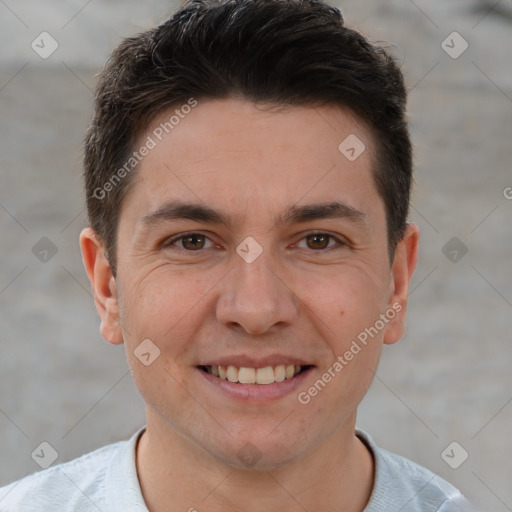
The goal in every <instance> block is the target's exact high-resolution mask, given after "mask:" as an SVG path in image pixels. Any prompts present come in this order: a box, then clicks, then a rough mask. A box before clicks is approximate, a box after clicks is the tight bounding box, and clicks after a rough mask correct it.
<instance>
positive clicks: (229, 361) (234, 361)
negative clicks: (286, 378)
mask: <svg viewBox="0 0 512 512" xmlns="http://www.w3.org/2000/svg"><path fill="white" fill-rule="evenodd" d="M281 364H284V365H285V366H288V365H291V364H293V365H300V366H312V364H311V363H310V362H306V361H304V360H303V359H299V358H297V357H295V356H287V355H284V354H272V355H269V356H266V357H259V358H255V357H250V356H246V355H238V356H235V355H233V356H223V357H219V358H216V359H211V360H209V361H208V362H205V363H202V364H199V365H198V366H236V367H237V368H242V367H244V368H265V367H267V366H278V365H281Z"/></svg>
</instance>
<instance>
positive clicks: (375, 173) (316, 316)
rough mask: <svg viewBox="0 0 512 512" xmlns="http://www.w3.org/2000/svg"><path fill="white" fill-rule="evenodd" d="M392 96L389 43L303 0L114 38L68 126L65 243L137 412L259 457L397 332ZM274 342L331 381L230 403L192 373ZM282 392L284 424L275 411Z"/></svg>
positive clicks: (401, 176)
mask: <svg viewBox="0 0 512 512" xmlns="http://www.w3.org/2000/svg"><path fill="white" fill-rule="evenodd" d="M405 103H406V91H405V87H404V83H403V77H402V74H401V72H400V70H399V69H398V67H397V65H396V63H395V62H394V60H393V58H392V57H391V56H390V55H388V54H387V53H386V51H384V50H383V49H381V48H378V47H376V46H373V45H372V44H370V43H369V42H368V41H367V40H366V39H365V38H364V37H363V36H362V35H360V34H359V33H358V32H356V31H354V30H351V29H350V28H347V27H345V26H344V22H343V19H342V16H341V14H340V12H339V11H338V10H337V9H335V8H333V7H329V6H327V5H326V4H324V3H321V2H317V1H309V0H292V1H285V0H245V1H244V0H236V1H224V2H218V1H213V0H210V1H203V0H195V1H191V2H189V3H187V4H185V5H184V6H183V7H182V8H181V9H180V10H179V11H178V12H177V13H176V14H174V15H173V16H172V17H171V18H170V19H169V20H168V21H166V22H165V23H163V24H162V25H160V26H159V27H157V28H155V29H153V30H149V31H147V32H145V33H142V34H139V35H138V36H136V37H132V38H129V39H126V40H125V41H124V42H123V43H122V44H121V45H120V46H119V47H118V48H117V49H116V50H115V51H114V52H113V53H112V55H111V57H110V58H109V61H108V62H107V64H106V67H105V69H104V70H103V72H102V73H101V75H100V80H99V84H98V87H97V92H96V104H95V114H94V119H93V121H92V123H91V126H90V128H89V130H88V132H87V135H86V140H85V158H84V168H85V182H86V196H87V209H88V215H89V221H90V229H86V230H84V232H83V233H82V236H81V246H82V252H83V257H84V263H85V266H86V269H87V272H88V275H89V278H90V280H91V283H92V284H93V289H94V292H95V301H96V306H97V309H98V312H99V314H100V317H101V320H102V322H101V331H102V335H103V337H104V338H105V339H107V341H109V342H111V343H123V342H124V343H125V345H126V350H127V356H128V361H129V364H130V367H131V369H132V374H133V376H134V378H135V381H136V384H137V386H138V388H139V390H140V392H141V394H142V395H143V397H144V399H145V401H146V403H147V405H148V414H150V415H151V414H152V415H153V417H154V418H156V417H158V418H159V421H161V423H162V424H165V425H168V426H170V427H172V428H174V429H175V430H176V431H178V432H180V433H181V434H183V435H184V436H185V437H188V438H189V439H191V440H193V441H194V443H195V444H196V445H199V446H201V447H202V448H204V449H206V450H207V451H209V452H210V453H211V454H212V455H214V456H216V457H218V458H221V459H222V460H226V461H229V462H230V463H232V464H236V463H237V462H236V456H235V455H233V449H234V447H235V446H242V445H243V444H244V442H247V441H248V440H250V441H251V442H252V443H253V444H255V445H256V446H260V447H261V448H262V451H263V452H264V454H265V452H266V453H267V459H266V461H267V463H268V464H270V465H272V464H279V463H281V462H282V461H284V460H285V459H286V460H290V458H293V457H295V456H297V454H298V453H300V452H301V450H303V451H304V453H306V451H307V450H311V449H313V447H314V446H316V445H317V444H318V443H320V442H321V439H326V438H328V436H329V434H332V433H333V432H334V431H335V430H336V429H337V428H339V426H340V424H342V423H343V422H344V421H346V420H347V418H351V417H352V416H353V415H354V414H355V409H356V408H357V405H358V403H359V401H360V400H361V399H362V397H363V396H364V394H365V392H366V390H367V388H368V386H369V384H370V382H371V377H372V371H373V370H375V369H376V366H377V364H378V359H379V356H380V348H381V345H382V343H383V342H384V343H393V342H395V341H397V340H398V339H399V338H400V337H401V335H402V333H403V321H404V315H405V310H406V303H407V290H408V283H409V280H410V277H411V274H412V271H413V269H414V265H415V262H416V251H417V242H418V233H417V229H416V228H415V227H414V226H412V225H408V224H407V214H408V207H409V196H410V188H411V174H412V156H411V144H410V140H409V135H408V130H407V123H406V120H405ZM347 141H348V142H347ZM347 145H348V146H347ZM347 151H348V152H347ZM354 156H355V158H354ZM180 201H181V202H182V203H184V202H186V203H194V204H195V206H190V205H189V206H183V204H178V202H180ZM335 203H336V204H335ZM320 204H322V205H323V207H318V205H320ZM326 204H328V206H326ZM198 206H201V208H198ZM308 230H309V231H308ZM185 232H186V233H187V234H188V235H189V237H188V238H187V239H186V240H185V239H183V237H182V238H181V239H179V240H178V237H177V236H176V235H179V234H182V235H183V233H185ZM194 233H195V234H196V235H194V236H192V237H190V235H191V234H194ZM315 233H317V234H316V235H315ZM301 234H302V236H299V235H301ZM326 235H329V236H330V238H329V236H326ZM247 237H250V238H249V239H248V238H247ZM305 237H306V238H305ZM191 241H192V243H189V242H191ZM198 241H199V244H198V243H197V242H198ZM318 242H320V243H319V245H315V244H318ZM325 242H328V243H327V244H325V246H324V245H323V244H324V243H325ZM333 242H335V243H333ZM241 244H242V245H241ZM244 244H245V245H244ZM243 248H245V250H243ZM247 251H249V253H251V254H252V255H253V256H254V258H244V257H243V256H244V252H245V253H246V254H247ZM383 315H384V316H385V318H384V317H383ZM376 322H380V323H379V324H378V328H377V327H376ZM380 324H382V327H380ZM371 328H373V330H369V331H367V336H366V341H367V343H366V344H363V343H362V341H361V333H362V332H365V329H367V330H368V329H371ZM369 332H371V333H372V334H371V336H370V334H368V333H369ZM148 339H149V340H151V343H150V344H149V345H147V344H146V345H143V346H144V347H146V348H147V347H151V350H153V351H154V352H153V353H154V354H155V355H158V357H156V358H155V360H154V362H152V363H151V364H150V365H145V364H141V361H140V360H139V359H138V358H137V349H138V347H139V346H141V345H140V344H141V342H142V341H143V340H148ZM358 339H359V343H358V344H357V345H358V346H359V349H360V350H359V351H357V349H356V348H354V345H353V342H354V341H355V340H358ZM145 343H148V342H145ZM155 347H157V348H155ZM351 347H352V349H351ZM350 350H352V353H353V358H352V357H351V358H350V364H348V362H347V365H346V367H345V366H343V368H342V370H343V371H341V370H340V371H339V372H338V373H336V371H335V370H333V369H332V366H333V364H334V363H335V361H336V360H337V358H338V356H343V354H344V353H346V352H347V351H350ZM290 354H296V357H297V358H298V359H300V360H301V361H303V362H304V365H307V366H308V367H310V370H309V373H307V372H305V375H306V376H305V377H303V379H304V385H306V384H307V386H309V387H310V386H311V385H312V384H313V383H314V381H315V380H316V379H318V378H320V379H321V378H322V375H324V374H325V372H330V374H331V377H332V372H335V374H336V378H337V380H336V378H334V377H333V378H332V379H331V380H332V381H333V382H332V384H330V385H329V386H328V387H326V389H325V390H322V392H321V394H320V396H321V397H320V396H319V397H318V398H315V400H308V399H307V398H304V397H305V396H306V395H302V396H303V400H302V402H300V401H298V400H297V396H298V394H299V391H301V390H299V389H297V390H296V392H295V399H293V398H292V397H291V396H290V395H287V397H285V398H276V399H274V400H270V401H268V400H267V401H265V402H264V403H260V402H258V401H257V400H256V401H255V402H254V403H253V402H251V401H249V402H244V404H245V405H244V408H242V409H240V408H239V407H235V405H236V404H237V403H238V402H237V399H235V398H233V399H227V398H226V397H224V396H218V395H216V394H215V392H214V391H212V389H210V388H208V387H207V389H206V391H205V390H204V389H203V387H202V386H203V383H202V381H201V380H200V379H201V378H202V376H200V375H198V372H203V370H204V368H201V367H204V366H215V365H216V364H219V365H222V364H223V363H226V364H227V363H229V361H228V360H229V358H230V357H231V358H233V360H234V359H237V361H238V360H239V361H242V360H243V358H244V357H246V358H248V359H247V360H248V363H247V365H249V364H250V363H251V360H252V358H254V357H256V356H258V355H261V361H263V360H265V361H266V362H265V364H267V363H268V364H273V362H272V361H274V359H275V358H276V357H277V359H279V357H280V356H283V357H284V358H285V359H286V358H287V357H288V358H289V357H290ZM356 354H357V355H356ZM242 362H243V361H242ZM274 362H275V363H276V364H278V363H279V361H277V360H276V361H274ZM262 364H263V363H262ZM340 364H341V363H340ZM240 365H241V366H243V365H242V363H240ZM329 368H330V370H329ZM338 368H339V367H338ZM308 376H309V377H308ZM314 377H315V378H314ZM308 379H309V380H308ZM162 389H163V390H164V391H162ZM269 389H270V388H269ZM306 389H307V388H306ZM302 391H304V389H302ZM317 392H318V390H317ZM312 393H313V395H315V396H316V394H315V393H314V392H312ZM292 394H293V393H292ZM306 394H307V395H308V396H310V397H311V393H306ZM191 396H194V397H196V399H197V400H199V401H200V402H203V403H204V404H206V405H208V404H211V405H212V406H215V410H222V411H223V413H222V414H223V415H224V416H223V418H222V417H221V418H220V420H221V422H222V419H225V420H226V425H229V427H226V428H227V430H226V428H224V429H222V428H219V427H218V425H217V424H216V422H215V421H212V418H211V415H209V414H207V413H205V410H204V409H203V408H201V407H193V404H194V400H191V398H190V397H191ZM305 401H307V402H308V403H307V404H305V403H304V402H305ZM187 404H188V405H192V407H188V408H187ZM283 404H286V406H287V407H290V408H293V409H295V408H298V413H299V411H300V414H301V418H302V419H301V422H300V424H298V425H297V426H294V427H292V426H290V425H286V424H283V425H281V426H280V427H279V428H278V427H277V424H278V419H279V418H282V417H283V416H284V415H283V414H282V406H283ZM326 406H327V408H329V407H330V408H331V409H332V410H336V411H337V412H336V414H334V415H332V414H331V416H330V419H329V421H325V418H324V417H323V415H324V414H325V413H320V411H322V410H325V407H326ZM219 408H220V409H219ZM184 410H187V411H188V412H187V413H183V411H184ZM180 411H181V412H180ZM262 411H263V413H262ZM306 411H307V412H306ZM231 416H232V417H231ZM255 418H257V422H258V426H257V427H255V428H254V429H253V430H252V432H251V434H247V426H248V425H249V424H251V423H250V422H254V420H255ZM205 424H208V425H209V427H208V428H205V427H204V425H205ZM194 425H196V426H197V425H200V426H197V427H194ZM294 428H295V429H296V431H294V434H293V435H291V434H290V430H287V429H292V430H293V429H294ZM228 431H229V432H228ZM269 431H273V432H274V434H273V436H270V437H266V434H265V435H264V433H265V432H266V433H268V432H269ZM290 435H291V437H290ZM304 439H307V442H306V444H305V445H304V444H303V443H304ZM285 440H288V441H287V442H285ZM299 444H300V446H301V447H302V448H301V449H298V446H299ZM285 445H286V446H285ZM277 446H281V448H280V449H277V448H276V447H277ZM283 446H285V447H284V448H283ZM290 454H294V455H290Z"/></svg>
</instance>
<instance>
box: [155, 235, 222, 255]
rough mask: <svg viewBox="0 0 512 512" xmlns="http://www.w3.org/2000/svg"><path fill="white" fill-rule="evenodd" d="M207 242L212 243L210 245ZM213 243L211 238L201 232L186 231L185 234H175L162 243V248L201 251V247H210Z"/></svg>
mask: <svg viewBox="0 0 512 512" xmlns="http://www.w3.org/2000/svg"><path fill="white" fill-rule="evenodd" d="M206 243H210V246H206V245H205V244H206ZM212 246H213V244H212V242H211V240H210V239H209V238H208V237H207V236H206V235H203V234H201V233H185V234H184V235H183V234H182V235H179V236H175V237H173V238H171V239H169V240H166V241H164V242H163V244H162V248H164V249H166V250H169V249H170V250H177V251H188V252H193V251H200V250H201V249H209V248H210V247H212Z"/></svg>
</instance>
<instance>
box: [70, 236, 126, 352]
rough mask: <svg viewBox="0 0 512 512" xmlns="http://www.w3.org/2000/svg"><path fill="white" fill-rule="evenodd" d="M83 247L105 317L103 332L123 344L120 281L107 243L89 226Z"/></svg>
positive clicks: (102, 319)
mask: <svg viewBox="0 0 512 512" xmlns="http://www.w3.org/2000/svg"><path fill="white" fill-rule="evenodd" d="M80 249H81V250H82V261H83V263H84V267H85V271H86V272H87V276H88V277H89V281H90V282H91V286H92V290H93V293H94V304H95V305H96V310H97V311H98V315H99V316H100V320H101V324H100V332H101V335H102V336H103V338H104V339H105V340H106V341H108V342H109V343H112V344H113V345H119V344H121V343H123V334H122V330H121V326H120V325H119V306H118V300H117V287H116V281H115V278H114V276H113V274H112V270H111V268H110V264H109V262H108V260H107V258H106V256H105V251H104V246H103V243H102V242H101V241H100V240H99V238H98V237H97V235H96V233H95V231H94V230H93V229H91V228H85V229H83V230H82V232H81V233H80Z"/></svg>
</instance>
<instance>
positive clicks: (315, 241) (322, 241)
mask: <svg viewBox="0 0 512 512" xmlns="http://www.w3.org/2000/svg"><path fill="white" fill-rule="evenodd" d="M306 238H307V239H308V242H310V243H309V244H308V247H309V248H310V249H326V248H327V247H328V245H329V238H331V237H330V236H329V235H326V234H324V233H319V234H314V235H308V236H307V237H306Z"/></svg>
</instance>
